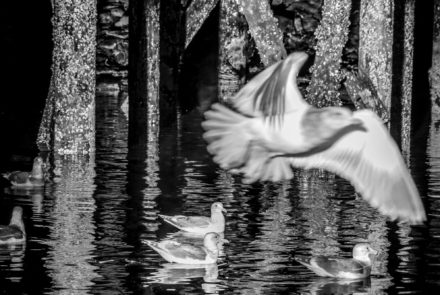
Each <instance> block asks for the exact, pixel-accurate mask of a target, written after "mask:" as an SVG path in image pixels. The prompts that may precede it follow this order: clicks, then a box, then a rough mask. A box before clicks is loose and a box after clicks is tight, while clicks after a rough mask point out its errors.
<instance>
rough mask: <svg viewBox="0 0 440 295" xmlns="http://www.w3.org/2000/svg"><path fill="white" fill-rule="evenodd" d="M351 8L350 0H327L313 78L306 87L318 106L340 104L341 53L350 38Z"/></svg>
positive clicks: (314, 103) (320, 28)
mask: <svg viewBox="0 0 440 295" xmlns="http://www.w3.org/2000/svg"><path fill="white" fill-rule="evenodd" d="M350 12H351V0H326V1H324V6H323V10H322V20H321V23H320V25H319V26H318V28H317V30H316V32H315V36H316V38H317V39H318V43H317V45H316V57H315V63H314V65H313V66H312V68H311V72H312V79H311V81H310V85H309V87H308V88H307V92H308V100H309V102H310V103H311V104H313V105H315V106H318V107H323V106H329V105H341V101H340V99H339V88H340V86H341V80H342V74H341V71H340V68H341V57H342V51H343V49H344V46H345V43H347V39H348V28H349V26H350Z"/></svg>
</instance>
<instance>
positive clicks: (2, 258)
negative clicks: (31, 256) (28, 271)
mask: <svg viewBox="0 0 440 295" xmlns="http://www.w3.org/2000/svg"><path fill="white" fill-rule="evenodd" d="M25 250H26V244H25V243H22V244H8V245H0V266H2V268H3V267H4V266H7V267H6V269H7V270H8V272H9V273H8V275H7V276H5V277H7V279H9V280H10V281H11V282H20V281H21V280H22V278H23V272H24V253H25ZM0 276H2V275H1V273H0Z"/></svg>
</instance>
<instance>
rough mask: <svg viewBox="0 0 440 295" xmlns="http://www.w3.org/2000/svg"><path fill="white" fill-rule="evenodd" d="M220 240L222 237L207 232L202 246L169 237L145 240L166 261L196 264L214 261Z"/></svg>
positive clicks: (216, 257) (217, 253)
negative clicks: (155, 240) (158, 240)
mask: <svg viewBox="0 0 440 295" xmlns="http://www.w3.org/2000/svg"><path fill="white" fill-rule="evenodd" d="M221 242H222V239H221V237H220V235H219V234H217V233H207V234H206V235H205V237H204V239H203V246H197V245H193V244H186V243H180V242H178V241H176V240H169V239H166V240H162V241H160V242H153V241H148V240H147V241H145V243H146V244H147V245H148V246H150V247H151V248H152V249H153V250H154V251H156V252H157V253H159V254H160V256H162V257H163V258H164V259H165V260H166V261H168V262H174V263H181V264H198V265H200V264H210V263H216V262H217V259H218V255H219V245H220V244H221Z"/></svg>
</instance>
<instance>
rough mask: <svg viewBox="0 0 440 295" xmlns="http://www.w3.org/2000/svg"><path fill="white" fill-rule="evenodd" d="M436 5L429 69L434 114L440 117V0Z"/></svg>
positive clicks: (436, 0) (437, 0)
mask: <svg viewBox="0 0 440 295" xmlns="http://www.w3.org/2000/svg"><path fill="white" fill-rule="evenodd" d="M434 3H435V5H434V28H433V29H434V32H433V47H432V66H431V69H430V71H429V80H430V85H431V100H432V116H433V118H434V117H436V118H437V119H439V118H440V0H435V2H434Z"/></svg>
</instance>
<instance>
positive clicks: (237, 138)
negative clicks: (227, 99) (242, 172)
mask: <svg viewBox="0 0 440 295" xmlns="http://www.w3.org/2000/svg"><path fill="white" fill-rule="evenodd" d="M205 118H206V120H205V121H204V122H203V123H202V127H203V129H205V133H204V134H203V138H204V139H205V140H206V141H207V142H208V147H207V149H208V152H209V153H210V154H212V155H213V156H214V162H216V163H217V164H219V165H220V167H222V168H224V169H233V168H240V167H241V166H243V165H244V164H245V163H246V160H247V158H248V155H247V154H248V146H249V143H250V140H251V135H250V134H249V131H248V129H247V128H246V126H245V124H246V123H247V122H248V121H249V120H250V118H249V117H247V116H245V115H242V114H241V113H238V112H235V111H233V110H231V109H229V108H228V107H226V106H224V105H221V104H219V103H216V104H213V105H212V107H211V110H209V111H207V112H205Z"/></svg>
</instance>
